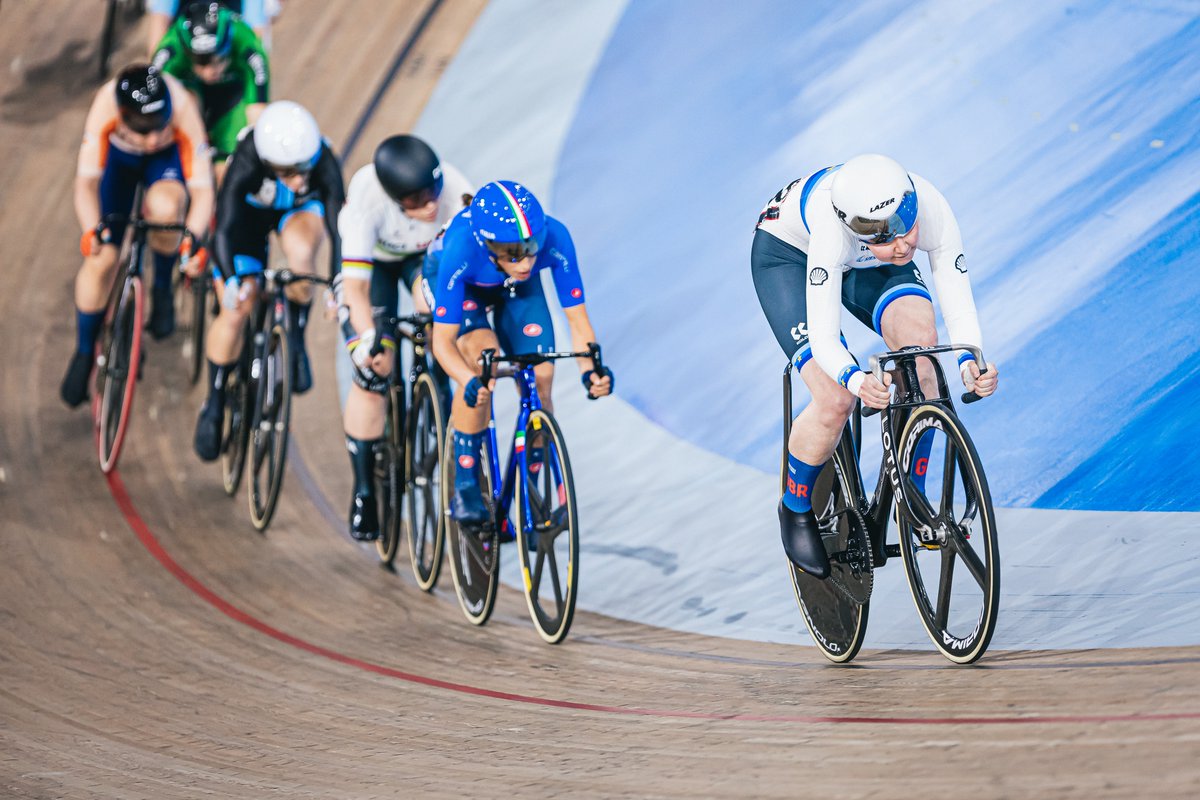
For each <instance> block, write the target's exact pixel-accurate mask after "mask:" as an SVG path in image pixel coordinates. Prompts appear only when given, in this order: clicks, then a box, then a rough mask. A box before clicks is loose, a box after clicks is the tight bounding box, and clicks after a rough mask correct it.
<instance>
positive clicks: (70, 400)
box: [58, 352, 95, 408]
mask: <svg viewBox="0 0 1200 800" xmlns="http://www.w3.org/2000/svg"><path fill="white" fill-rule="evenodd" d="M94 360H95V359H94V358H93V357H92V354H91V353H80V352H76V353H75V355H73V356H71V363H70V364H68V365H67V374H66V375H64V376H63V381H62V386H61V387H59V390H58V393H59V395H60V396H61V397H62V399H63V402H64V403H66V404H67V405H69V406H70V407H71V408H75V407H77V406H79V405H80V404H82V403H83V401H85V400H87V399H88V378H90V377H91V375H92V363H93V362H94Z"/></svg>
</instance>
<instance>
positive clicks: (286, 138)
mask: <svg viewBox="0 0 1200 800" xmlns="http://www.w3.org/2000/svg"><path fill="white" fill-rule="evenodd" d="M254 149H255V150H256V151H258V157H259V159H261V160H262V162H263V163H264V164H266V165H267V166H268V167H270V168H271V169H274V170H276V171H279V172H307V171H308V170H311V169H312V168H313V167H314V166H315V165H316V163H317V159H318V158H320V157H321V129H320V128H318V127H317V121H316V120H315V119H313V115H312V114H310V113H308V109H306V108H305V107H304V106H302V105H300V104H299V103H293V102H292V101H291V100H276V101H275V102H274V103H271V104H270V105H268V106H267V107H266V108H264V109H263V112H262V114H261V115H260V116H259V118H258V121H257V122H256V123H254Z"/></svg>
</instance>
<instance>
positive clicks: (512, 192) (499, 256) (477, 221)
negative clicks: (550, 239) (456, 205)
mask: <svg viewBox="0 0 1200 800" xmlns="http://www.w3.org/2000/svg"><path fill="white" fill-rule="evenodd" d="M471 230H472V231H474V232H475V238H476V239H478V240H479V241H480V242H481V243H482V244H483V245H484V246H485V247H487V249H488V252H489V253H490V254H491V256H492V258H494V259H496V260H497V261H509V262H511V261H520V260H521V259H524V258H529V257H530V256H535V255H537V252H538V250H539V249H541V246H542V243H543V242H544V241H545V239H546V214H545V212H544V211H542V204H541V203H539V202H538V201H537V198H536V197H534V196H533V193H532V192H530V191H529V190H528V189H526V188H525V187H524V186H522V185H521V184H519V183H515V182H514V181H492V182H491V183H489V184H487V185H486V186H484V187H483V188H482V189H480V190H479V191H478V192H476V193H475V199H474V200H472V201H471Z"/></svg>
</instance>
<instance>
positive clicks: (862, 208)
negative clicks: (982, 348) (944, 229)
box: [830, 153, 917, 244]
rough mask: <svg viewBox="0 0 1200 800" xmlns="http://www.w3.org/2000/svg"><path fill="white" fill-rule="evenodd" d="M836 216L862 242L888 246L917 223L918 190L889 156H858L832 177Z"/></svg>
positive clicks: (831, 192) (832, 194)
mask: <svg viewBox="0 0 1200 800" xmlns="http://www.w3.org/2000/svg"><path fill="white" fill-rule="evenodd" d="M830 195H831V199H832V200H833V210H834V213H836V214H837V215H838V218H839V219H841V221H842V223H843V224H844V225H845V226H846V227H847V228H849V229H850V232H851V233H853V234H854V235H855V236H856V237H858V239H859V241H862V242H866V243H868V244H886V243H888V242H890V241H892V240H893V239H895V238H896V237H897V236H903V235H904V234H906V233H908V232H909V230H911V229H912V226H913V225H914V224H916V221H917V189H916V187H915V186H914V185H913V182H912V178H910V177H908V173H907V172H905V171H904V167H902V166H900V165H899V164H897V163H896V162H895V161H893V160H892V159H890V158H888V157H887V156H881V155H876V154H873V153H872V154H868V155H863V156H855V157H854V158H852V159H850V160H849V161H847V162H846V163H845V164H842V166H841V167H839V168H838V170H837V172H835V173H834V175H833V186H832V187H831V191H830Z"/></svg>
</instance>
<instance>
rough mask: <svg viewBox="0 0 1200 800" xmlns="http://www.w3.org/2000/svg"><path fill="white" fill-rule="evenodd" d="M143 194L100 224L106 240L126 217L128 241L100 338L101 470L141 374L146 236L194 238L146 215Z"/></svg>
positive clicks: (113, 463)
mask: <svg viewBox="0 0 1200 800" xmlns="http://www.w3.org/2000/svg"><path fill="white" fill-rule="evenodd" d="M142 194H143V192H142V188H141V187H139V188H138V190H137V192H136V193H135V196H134V201H133V212H132V213H131V214H129V215H128V216H126V215H124V214H109V215H107V216H105V217H104V219H102V220H101V221H100V223H99V224H98V225H96V236H97V238H99V239H101V240H103V237H104V235H105V232H106V231H108V230H110V229H111V227H112V226H113V225H115V224H117V223H118V222H121V221H126V222H127V225H126V236H125V241H124V242H122V243H120V247H121V252H120V256H119V257H118V260H117V278H116V280H115V281H113V286H112V289H111V290H110V292H109V298H108V305H107V310H106V312H105V315H104V328H103V330H102V332H101V335H100V337H99V338H98V340H97V342H96V367H95V371H94V380H95V387H96V390H95V392H94V393H93V394H92V418H93V420H94V422H95V432H96V452H97V455H98V457H99V459H100V469H101V470H102V471H103V472H104V473H105V474H107V473H109V472H112V471H113V470H114V469H116V467H117V459H118V458H120V455H121V447H122V445H123V444H124V443H125V434H126V433H127V432H128V429H129V417H130V412H131V411H132V409H133V395H134V390H135V389H136V388H137V381H138V379H139V378H140V377H141V375H140V373H141V365H142V359H143V355H142V331H143V328H144V325H145V318H146V312H145V289H144V287H143V284H142V262H143V260H144V259H145V255H146V239H147V236H148V235H149V234H150V233H151V232H154V231H166V232H171V233H181V234H183V235H184V236H187V237H191V233H189V232H188V230H187V228H186V227H185V226H184V225H182V224H174V223H172V224H160V223H156V222H149V221H147V220H145V219H143V218H142Z"/></svg>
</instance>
